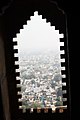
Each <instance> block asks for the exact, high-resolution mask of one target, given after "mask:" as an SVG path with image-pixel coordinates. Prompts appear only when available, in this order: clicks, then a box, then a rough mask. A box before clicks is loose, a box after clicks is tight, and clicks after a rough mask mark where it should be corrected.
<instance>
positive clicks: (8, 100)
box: [0, 0, 70, 120]
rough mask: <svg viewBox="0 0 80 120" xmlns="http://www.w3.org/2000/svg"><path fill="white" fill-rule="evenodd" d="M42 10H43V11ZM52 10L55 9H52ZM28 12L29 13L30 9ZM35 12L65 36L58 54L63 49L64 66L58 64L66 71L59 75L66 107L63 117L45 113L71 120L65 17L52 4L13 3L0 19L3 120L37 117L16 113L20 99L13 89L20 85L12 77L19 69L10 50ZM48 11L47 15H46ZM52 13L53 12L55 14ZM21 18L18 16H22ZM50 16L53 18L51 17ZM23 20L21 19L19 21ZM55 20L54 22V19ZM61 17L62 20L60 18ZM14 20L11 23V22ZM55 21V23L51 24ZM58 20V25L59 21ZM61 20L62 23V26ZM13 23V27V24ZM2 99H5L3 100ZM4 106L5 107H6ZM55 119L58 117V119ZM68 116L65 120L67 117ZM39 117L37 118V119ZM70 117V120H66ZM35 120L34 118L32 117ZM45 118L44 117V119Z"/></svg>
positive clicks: (16, 74)
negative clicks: (64, 76)
mask: <svg viewBox="0 0 80 120" xmlns="http://www.w3.org/2000/svg"><path fill="white" fill-rule="evenodd" d="M44 7H45V9H44ZM53 7H54V8H53ZM30 8H31V9H30ZM48 8H49V11H48ZM25 10H26V11H27V13H26V14H27V15H25ZM35 10H37V11H38V12H39V13H40V15H42V17H43V18H46V19H47V22H51V25H52V26H55V27H56V30H60V33H64V38H62V39H60V41H61V42H63V41H65V42H64V45H65V46H64V47H61V48H60V49H61V50H64V49H65V54H64V55H63V54H62V55H61V58H65V63H61V66H65V67H66V71H63V70H62V71H61V72H62V74H64V73H66V77H67V78H66V79H67V81H66V79H65V78H64V79H62V82H66V84H67V86H63V87H62V89H63V90H67V94H64V95H63V98H64V97H67V102H64V105H65V104H67V106H68V107H67V110H64V112H63V113H62V114H63V115H60V114H59V110H58V109H57V110H56V113H54V114H52V113H51V110H50V111H49V112H48V114H49V113H50V115H51V116H52V117H53V118H54V119H55V118H60V116H61V117H62V118H61V119H63V118H65V120H67V119H69V118H70V89H69V87H70V86H69V85H70V82H69V81H70V79H69V78H70V76H69V61H68V60H69V58H68V57H69V56H68V41H67V29H66V15H65V13H64V11H63V10H61V9H60V8H58V6H57V4H55V3H48V2H47V1H46V2H37V1H36V0H35V1H34V2H31V1H30V2H29V1H28V2H27V3H26V2H19V1H15V2H13V3H12V4H11V5H10V6H9V8H7V10H6V11H5V13H4V14H3V15H2V16H1V19H0V23H1V29H0V36H1V37H0V43H1V44H0V45H1V47H0V49H1V50H0V54H1V58H0V63H1V65H2V66H0V71H2V72H1V75H2V77H3V79H2V78H1V80H2V81H1V90H2V98H3V107H4V113H5V118H6V120H20V119H21V120H26V118H27V117H28V119H32V118H33V116H34V115H36V111H34V113H33V114H30V113H29V111H28V110H27V111H26V113H22V110H21V109H19V105H21V103H20V102H18V99H19V98H20V97H21V95H18V94H17V92H18V91H20V88H17V87H16V84H19V83H20V81H16V76H18V75H19V73H15V69H17V68H19V66H18V65H14V62H15V61H16V60H18V58H17V57H14V53H17V52H18V51H17V49H16V50H13V45H17V42H14V43H13V41H12V39H13V38H14V37H16V34H17V33H19V30H20V29H23V25H25V24H26V21H27V20H30V16H33V14H34V11H35ZM46 10H47V11H46ZM54 10H55V11H54ZM22 11H23V13H24V14H20V12H22ZM50 11H53V14H52V13H51V15H49V13H50ZM52 15H53V16H52ZM22 17H23V19H22ZM53 17H54V18H55V19H54V18H53ZM61 17H62V18H61ZM13 18H14V19H13ZM53 19H54V22H53ZM59 20H60V21H59ZM61 20H62V22H61ZM12 22H14V26H13V23H12ZM4 96H5V97H4ZM6 105H7V106H6ZM43 113H44V111H43V110H42V112H41V113H40V114H42V115H43ZM57 115H58V116H57ZM66 116H67V117H66ZM37 117H39V115H37ZM68 117H69V118H68ZM34 118H36V117H34ZM43 118H44V115H43Z"/></svg>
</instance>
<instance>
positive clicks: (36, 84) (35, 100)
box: [19, 52, 63, 108]
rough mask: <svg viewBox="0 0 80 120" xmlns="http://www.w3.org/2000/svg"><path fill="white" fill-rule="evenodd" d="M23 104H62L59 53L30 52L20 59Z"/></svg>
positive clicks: (36, 106)
mask: <svg viewBox="0 0 80 120" xmlns="http://www.w3.org/2000/svg"><path fill="white" fill-rule="evenodd" d="M19 66H20V81H21V84H20V85H21V93H22V98H21V99H22V106H23V107H25V108H38V107H40V108H46V107H48V108H52V107H54V106H55V107H56V106H62V105H63V101H62V76H61V65H60V58H59V54H56V55H54V54H53V53H51V52H46V53H42V54H30V55H27V56H25V57H24V58H23V57H22V58H21V59H20V61H19Z"/></svg>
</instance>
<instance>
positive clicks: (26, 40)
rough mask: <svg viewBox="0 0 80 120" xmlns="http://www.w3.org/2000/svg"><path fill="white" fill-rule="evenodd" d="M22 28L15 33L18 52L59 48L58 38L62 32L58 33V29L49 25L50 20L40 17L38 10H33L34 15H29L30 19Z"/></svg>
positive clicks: (56, 49)
mask: <svg viewBox="0 0 80 120" xmlns="http://www.w3.org/2000/svg"><path fill="white" fill-rule="evenodd" d="M23 28H24V29H20V33H19V34H17V42H18V52H19V53H21V52H25V51H33V50H36V51H38V50H41V49H42V50H43V49H51V50H53V51H59V50H60V42H59V38H60V37H63V34H59V30H55V27H54V26H50V22H48V23H47V22H46V19H42V15H38V12H34V16H31V20H29V21H27V24H26V25H24V26H23Z"/></svg>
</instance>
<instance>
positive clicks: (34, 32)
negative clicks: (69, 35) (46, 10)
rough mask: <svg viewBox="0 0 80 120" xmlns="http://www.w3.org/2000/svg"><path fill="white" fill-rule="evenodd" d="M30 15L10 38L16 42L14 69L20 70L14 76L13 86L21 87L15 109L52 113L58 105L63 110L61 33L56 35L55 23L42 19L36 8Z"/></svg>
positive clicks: (63, 84) (62, 35) (57, 32)
mask: <svg viewBox="0 0 80 120" xmlns="http://www.w3.org/2000/svg"><path fill="white" fill-rule="evenodd" d="M30 18H31V19H30V20H29V21H27V24H26V25H23V29H20V33H18V34H17V37H16V38H13V42H14V41H17V46H14V49H18V53H15V54H14V57H16V56H17V57H18V58H19V60H18V61H16V62H15V65H16V64H18V65H19V69H16V72H19V73H20V75H19V76H16V80H20V84H17V87H21V91H19V92H18V94H21V95H22V98H20V99H18V101H19V102H22V106H19V108H20V109H22V110H23V112H25V111H26V109H30V112H33V110H34V109H37V110H40V109H49V108H51V109H52V111H53V112H55V111H56V108H62V109H60V112H63V108H67V105H65V106H64V105H63V101H66V98H63V94H64V93H66V90H64V91H63V90H62V86H66V83H65V82H64V83H63V82H62V78H66V75H65V74H61V70H65V67H62V66H61V63H62V62H65V59H61V57H60V55H61V54H64V52H65V51H64V50H62V51H60V46H64V42H60V38H64V33H61V34H60V33H59V30H55V26H51V23H50V22H46V19H42V15H38V11H35V12H34V16H31V17H30Z"/></svg>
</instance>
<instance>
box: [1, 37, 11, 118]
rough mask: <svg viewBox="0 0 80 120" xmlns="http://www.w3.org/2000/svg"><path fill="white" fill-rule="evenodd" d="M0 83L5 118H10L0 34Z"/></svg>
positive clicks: (2, 45)
mask: <svg viewBox="0 0 80 120" xmlns="http://www.w3.org/2000/svg"><path fill="white" fill-rule="evenodd" d="M0 85H1V93H2V104H3V112H4V118H5V120H10V113H9V99H8V88H7V78H6V69H5V56H4V44H3V41H2V38H1V36H0Z"/></svg>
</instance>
